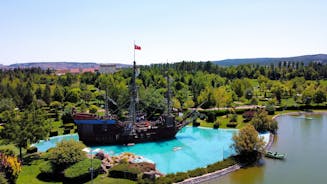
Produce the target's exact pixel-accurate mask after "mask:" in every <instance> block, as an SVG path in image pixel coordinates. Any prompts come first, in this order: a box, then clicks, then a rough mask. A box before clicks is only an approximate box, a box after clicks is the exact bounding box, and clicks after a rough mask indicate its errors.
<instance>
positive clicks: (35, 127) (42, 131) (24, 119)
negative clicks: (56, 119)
mask: <svg viewBox="0 0 327 184" xmlns="http://www.w3.org/2000/svg"><path fill="white" fill-rule="evenodd" d="M45 114H46V113H45V112H44V110H42V109H35V108H34V106H31V107H30V109H27V110H25V111H24V112H10V113H7V114H6V116H7V118H8V122H7V123H6V124H5V126H4V127H5V131H2V132H3V134H2V136H3V138H5V139H8V140H10V141H12V142H13V143H15V144H16V145H17V146H18V147H19V148H26V146H27V144H28V142H32V143H33V142H37V141H38V140H42V139H44V138H46V137H47V135H48V133H49V127H50V126H49V121H47V120H46V117H45ZM17 132H19V133H17ZM20 157H21V158H22V154H21V152H20Z"/></svg>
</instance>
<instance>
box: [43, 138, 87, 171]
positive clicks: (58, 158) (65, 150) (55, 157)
mask: <svg viewBox="0 0 327 184" xmlns="http://www.w3.org/2000/svg"><path fill="white" fill-rule="evenodd" d="M83 148H85V145H84V144H83V143H82V142H80V141H75V140H62V141H60V142H59V143H57V145H56V147H55V149H52V150H51V151H49V160H51V162H52V163H53V164H54V165H56V166H58V167H60V168H61V169H65V168H67V167H68V166H70V165H73V164H75V163H77V162H79V161H82V160H84V159H85V158H86V153H85V152H84V151H82V149H83Z"/></svg>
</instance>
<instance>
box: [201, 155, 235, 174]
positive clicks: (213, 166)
mask: <svg viewBox="0 0 327 184" xmlns="http://www.w3.org/2000/svg"><path fill="white" fill-rule="evenodd" d="M235 164H237V162H236V160H235V159H234V158H233V157H229V158H227V159H224V160H222V161H220V162H216V163H213V164H210V165H208V166H207V172H208V173H211V172H215V171H218V170H221V169H224V168H227V167H229V166H232V165H235Z"/></svg>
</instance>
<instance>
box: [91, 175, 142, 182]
mask: <svg viewBox="0 0 327 184" xmlns="http://www.w3.org/2000/svg"><path fill="white" fill-rule="evenodd" d="M91 183H92V182H91V181H89V182H87V184H91ZM93 183H94V184H136V182H135V181H131V180H127V179H120V178H109V177H108V176H107V175H106V174H101V175H99V176H98V177H96V178H95V179H94V180H93Z"/></svg>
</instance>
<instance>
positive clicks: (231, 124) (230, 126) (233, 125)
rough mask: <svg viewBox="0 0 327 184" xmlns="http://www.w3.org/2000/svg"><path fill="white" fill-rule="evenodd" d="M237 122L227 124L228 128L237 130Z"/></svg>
mask: <svg viewBox="0 0 327 184" xmlns="http://www.w3.org/2000/svg"><path fill="white" fill-rule="evenodd" d="M237 124H238V123H237V122H229V123H227V125H226V126H227V127H229V128H235V127H236V126H237Z"/></svg>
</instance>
